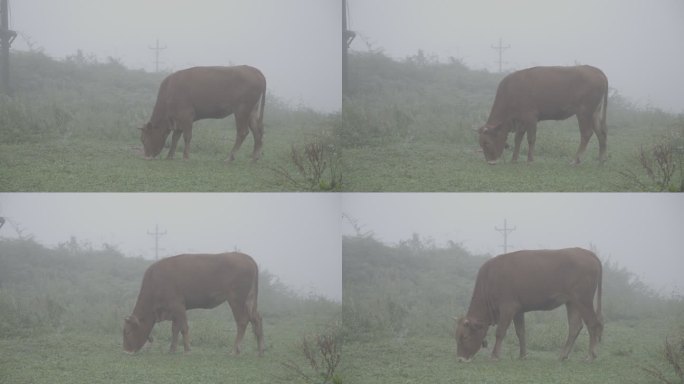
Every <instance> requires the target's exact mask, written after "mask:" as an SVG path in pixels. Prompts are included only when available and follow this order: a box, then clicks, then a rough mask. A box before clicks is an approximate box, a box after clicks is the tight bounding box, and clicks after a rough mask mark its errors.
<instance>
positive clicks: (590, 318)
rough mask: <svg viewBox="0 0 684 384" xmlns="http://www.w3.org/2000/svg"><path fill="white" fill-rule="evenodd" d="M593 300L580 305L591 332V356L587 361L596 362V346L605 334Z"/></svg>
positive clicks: (583, 317) (585, 322) (581, 312)
mask: <svg viewBox="0 0 684 384" xmlns="http://www.w3.org/2000/svg"><path fill="white" fill-rule="evenodd" d="M592 299H593V297H592V298H591V299H589V301H588V302H582V303H580V304H579V305H578V309H579V312H580V315H581V316H582V320H584V324H586V325H587V330H588V331H589V355H588V356H587V361H594V360H595V359H596V356H597V354H596V344H597V343H598V341H599V339H600V337H601V333H602V332H603V324H601V321H600V320H599V318H598V316H596V312H594V303H593V302H592Z"/></svg>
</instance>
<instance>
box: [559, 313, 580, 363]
mask: <svg viewBox="0 0 684 384" xmlns="http://www.w3.org/2000/svg"><path fill="white" fill-rule="evenodd" d="M565 308H566V310H567V312H568V339H567V340H566V341H565V346H564V347H563V350H562V351H561V354H560V359H561V360H566V359H567V358H568V355H570V352H571V351H572V347H573V346H574V345H575V340H577V336H578V335H579V333H580V331H581V330H582V316H580V313H579V310H578V309H577V308H576V307H575V306H574V305H573V304H572V303H569V302H568V303H567V304H565Z"/></svg>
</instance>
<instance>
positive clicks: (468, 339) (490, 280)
mask: <svg viewBox="0 0 684 384" xmlns="http://www.w3.org/2000/svg"><path fill="white" fill-rule="evenodd" d="M601 279H602V267H601V262H600V261H599V259H598V258H597V257H596V255H595V254H594V253H592V252H590V251H587V250H585V249H581V248H568V249H560V250H537V251H518V252H512V253H507V254H504V255H499V256H497V257H495V258H492V259H490V260H487V261H486V262H485V263H484V264H483V265H482V267H480V270H479V272H478V273H477V280H476V281H475V289H474V290H473V296H472V299H471V301H470V307H469V308H468V313H467V314H466V316H465V317H463V318H460V319H456V320H457V324H456V345H457V353H456V354H457V356H458V359H459V361H470V359H471V358H472V357H473V356H474V355H475V354H476V353H477V351H479V349H480V346H481V345H482V344H483V342H484V339H485V336H486V335H487V330H488V329H489V327H490V326H492V325H496V343H495V345H494V350H493V351H492V359H498V358H499V356H500V353H501V342H502V340H503V338H504V335H505V334H506V330H507V329H508V326H509V325H510V324H511V320H512V321H513V324H514V325H515V333H516V334H517V335H518V340H519V342H520V358H521V359H522V358H525V356H526V355H527V349H526V346H525V312H529V311H549V310H552V309H554V308H557V307H559V306H561V305H563V304H565V308H566V309H567V312H568V339H567V341H566V342H565V347H564V348H563V351H562V352H561V355H560V358H561V360H565V359H567V357H568V354H569V353H570V351H571V349H572V347H573V345H574V344H575V339H576V338H577V335H578V334H579V332H580V330H581V329H582V321H584V323H585V324H586V325H587V329H588V330H589V338H590V340H589V357H588V360H590V361H591V360H594V359H595V358H596V350H595V348H596V343H597V341H600V339H601V334H602V332H603V322H602V319H601ZM597 287H598V293H597V305H596V311H594V293H596V291H597Z"/></svg>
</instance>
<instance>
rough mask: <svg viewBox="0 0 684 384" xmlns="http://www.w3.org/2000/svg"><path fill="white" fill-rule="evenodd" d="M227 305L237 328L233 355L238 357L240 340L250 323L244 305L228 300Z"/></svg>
mask: <svg viewBox="0 0 684 384" xmlns="http://www.w3.org/2000/svg"><path fill="white" fill-rule="evenodd" d="M228 304H229V305H230V309H231V311H232V312H233V318H234V319H235V325H236V326H237V334H236V335H235V344H234V345H233V354H235V355H239V354H240V351H241V350H242V339H243V338H244V337H245V331H246V330H247V325H248V324H249V321H250V318H249V312H248V309H247V306H246V305H245V304H244V303H236V302H234V301H231V300H230V299H229V300H228Z"/></svg>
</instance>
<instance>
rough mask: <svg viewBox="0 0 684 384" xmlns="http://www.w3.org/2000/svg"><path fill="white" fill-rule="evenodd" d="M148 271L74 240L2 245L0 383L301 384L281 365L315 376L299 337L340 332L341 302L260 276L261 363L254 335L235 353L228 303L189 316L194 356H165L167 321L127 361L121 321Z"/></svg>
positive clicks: (112, 251)
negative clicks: (52, 245)
mask: <svg viewBox="0 0 684 384" xmlns="http://www.w3.org/2000/svg"><path fill="white" fill-rule="evenodd" d="M149 264H150V261H148V260H143V259H140V258H128V257H124V256H123V255H121V254H120V253H119V252H118V251H116V250H115V249H113V248H109V249H104V250H93V249H91V248H90V247H88V246H83V245H81V244H79V243H78V242H76V241H75V240H73V239H72V241H71V242H69V243H65V244H62V245H60V246H58V247H56V248H45V247H43V246H41V245H39V244H37V243H36V242H34V241H32V240H21V239H19V240H6V239H2V240H0V383H134V382H135V383H140V382H145V383H169V382H178V383H190V382H192V383H196V382H216V383H224V382H225V383H235V382H242V383H289V382H297V380H299V377H300V376H299V374H298V373H296V372H294V371H293V370H292V369H289V368H286V367H285V366H284V365H283V363H290V364H295V365H296V366H298V367H300V369H301V370H302V372H304V373H305V374H307V375H311V376H315V375H316V374H317V373H316V372H315V371H314V370H313V369H311V368H310V367H309V365H308V362H307V360H306V358H305V357H304V355H303V353H302V349H301V343H302V338H303V337H311V335H316V334H327V333H329V332H334V329H335V328H336V327H337V326H338V324H339V311H340V305H339V303H335V302H332V301H328V300H325V299H322V298H317V297H306V298H303V297H300V296H298V295H295V294H294V293H292V291H291V290H290V289H289V288H288V287H286V286H284V285H283V284H282V283H280V282H279V280H278V279H277V278H275V277H274V276H273V275H271V274H269V273H268V272H267V271H263V270H262V271H261V272H260V273H261V275H260V279H259V284H260V286H259V298H258V299H259V302H258V309H259V311H260V313H261V315H262V317H263V321H264V322H263V327H264V342H265V352H264V356H263V357H259V356H258V355H257V346H256V340H255V337H254V336H253V334H252V332H251V330H248V333H247V334H246V335H245V338H244V339H243V344H242V346H243V351H242V353H241V354H240V355H239V356H234V355H232V354H231V351H232V346H233V342H234V340H235V329H236V326H235V322H234V321H233V316H232V313H231V311H230V309H229V307H228V305H227V304H224V305H221V306H219V307H217V308H215V309H212V310H190V311H188V313H187V314H188V323H189V327H190V336H191V342H190V345H191V348H192V351H191V352H190V353H188V354H185V353H182V352H177V353H175V354H170V353H169V352H168V349H169V345H170V339H171V323H170V322H168V321H167V322H162V323H158V324H157V325H156V326H155V327H154V329H153V331H152V336H153V337H154V343H153V344H152V346H151V347H149V348H148V347H144V348H143V349H142V350H141V351H140V352H139V353H137V354H135V355H129V354H126V353H124V351H123V336H122V329H123V321H124V317H125V316H127V315H128V314H130V313H131V311H132V309H133V306H134V304H135V300H136V298H137V295H138V291H139V289H140V281H141V279H142V275H143V273H144V271H145V269H146V268H147V266H148V265H149ZM181 350H182V348H181Z"/></svg>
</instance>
